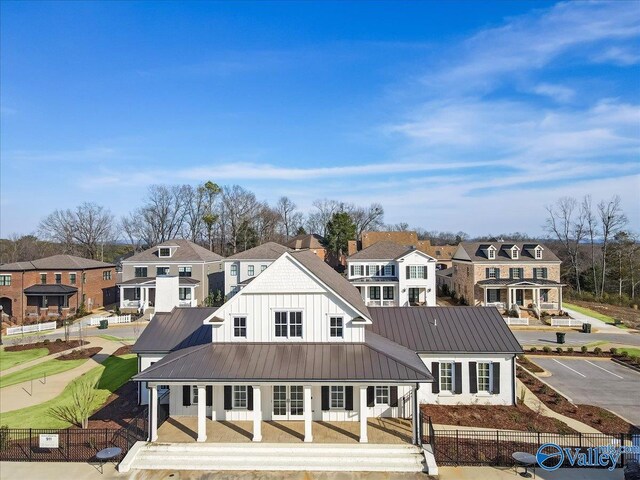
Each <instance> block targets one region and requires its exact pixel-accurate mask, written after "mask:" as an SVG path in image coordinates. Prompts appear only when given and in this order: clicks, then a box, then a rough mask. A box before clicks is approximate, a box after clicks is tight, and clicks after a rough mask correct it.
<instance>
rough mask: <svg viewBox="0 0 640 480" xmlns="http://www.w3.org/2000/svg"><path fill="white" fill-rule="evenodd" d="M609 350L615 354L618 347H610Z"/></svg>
mask: <svg viewBox="0 0 640 480" xmlns="http://www.w3.org/2000/svg"><path fill="white" fill-rule="evenodd" d="M609 351H610V352H611V355H617V354H618V349H617V348H615V347H611V348H610V349H609Z"/></svg>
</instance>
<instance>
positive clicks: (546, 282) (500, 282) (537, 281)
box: [478, 278, 562, 287]
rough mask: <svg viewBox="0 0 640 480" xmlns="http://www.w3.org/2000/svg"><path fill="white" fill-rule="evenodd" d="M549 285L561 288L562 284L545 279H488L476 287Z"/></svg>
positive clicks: (481, 281)
mask: <svg viewBox="0 0 640 480" xmlns="http://www.w3.org/2000/svg"><path fill="white" fill-rule="evenodd" d="M522 284H529V285H542V286H545V285H549V286H556V287H559V286H562V283H559V282H556V281H555V280H547V279H546V278H518V279H515V278H489V279H487V280H480V281H479V282H478V285H480V286H483V285H484V286H491V285H495V286H497V287H504V286H507V285H522Z"/></svg>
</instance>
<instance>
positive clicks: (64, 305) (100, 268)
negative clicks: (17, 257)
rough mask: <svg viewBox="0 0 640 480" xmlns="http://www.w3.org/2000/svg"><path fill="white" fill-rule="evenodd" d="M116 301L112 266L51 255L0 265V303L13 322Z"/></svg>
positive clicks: (83, 259) (75, 310)
mask: <svg viewBox="0 0 640 480" xmlns="http://www.w3.org/2000/svg"><path fill="white" fill-rule="evenodd" d="M115 301H116V272H115V265H112V264H109V263H104V262H99V261H97V260H90V259H88V258H82V257H75V256H73V255H53V256H51V257H46V258H40V259H38V260H32V261H28V262H15V263H6V264H4V265H0V304H1V305H2V309H3V312H4V314H6V315H8V316H10V317H13V318H12V319H13V320H14V321H16V322H20V323H21V322H23V321H25V320H44V319H56V318H66V317H67V316H70V315H74V314H75V313H76V312H77V311H78V309H79V308H80V306H81V305H82V304H83V303H84V306H85V308H86V309H87V310H91V309H94V308H97V307H102V306H104V305H109V304H111V303H114V302H115Z"/></svg>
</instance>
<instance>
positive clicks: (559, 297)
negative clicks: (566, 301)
mask: <svg viewBox="0 0 640 480" xmlns="http://www.w3.org/2000/svg"><path fill="white" fill-rule="evenodd" d="M560 310H562V287H558V311H560Z"/></svg>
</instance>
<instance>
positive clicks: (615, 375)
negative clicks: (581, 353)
mask: <svg viewBox="0 0 640 480" xmlns="http://www.w3.org/2000/svg"><path fill="white" fill-rule="evenodd" d="M585 362H587V363H589V364H591V365H593V366H594V367H598V368H599V369H600V370H604V371H605V372H607V373H610V374H611V375H613V376H614V377H618V378H622V379H624V377H621V376H620V375H618V374H617V373H613V372H610V371H609V370H607V369H606V368H602V367H601V366H600V365H596V364H595V363H593V362H590V361H589V360H585Z"/></svg>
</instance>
